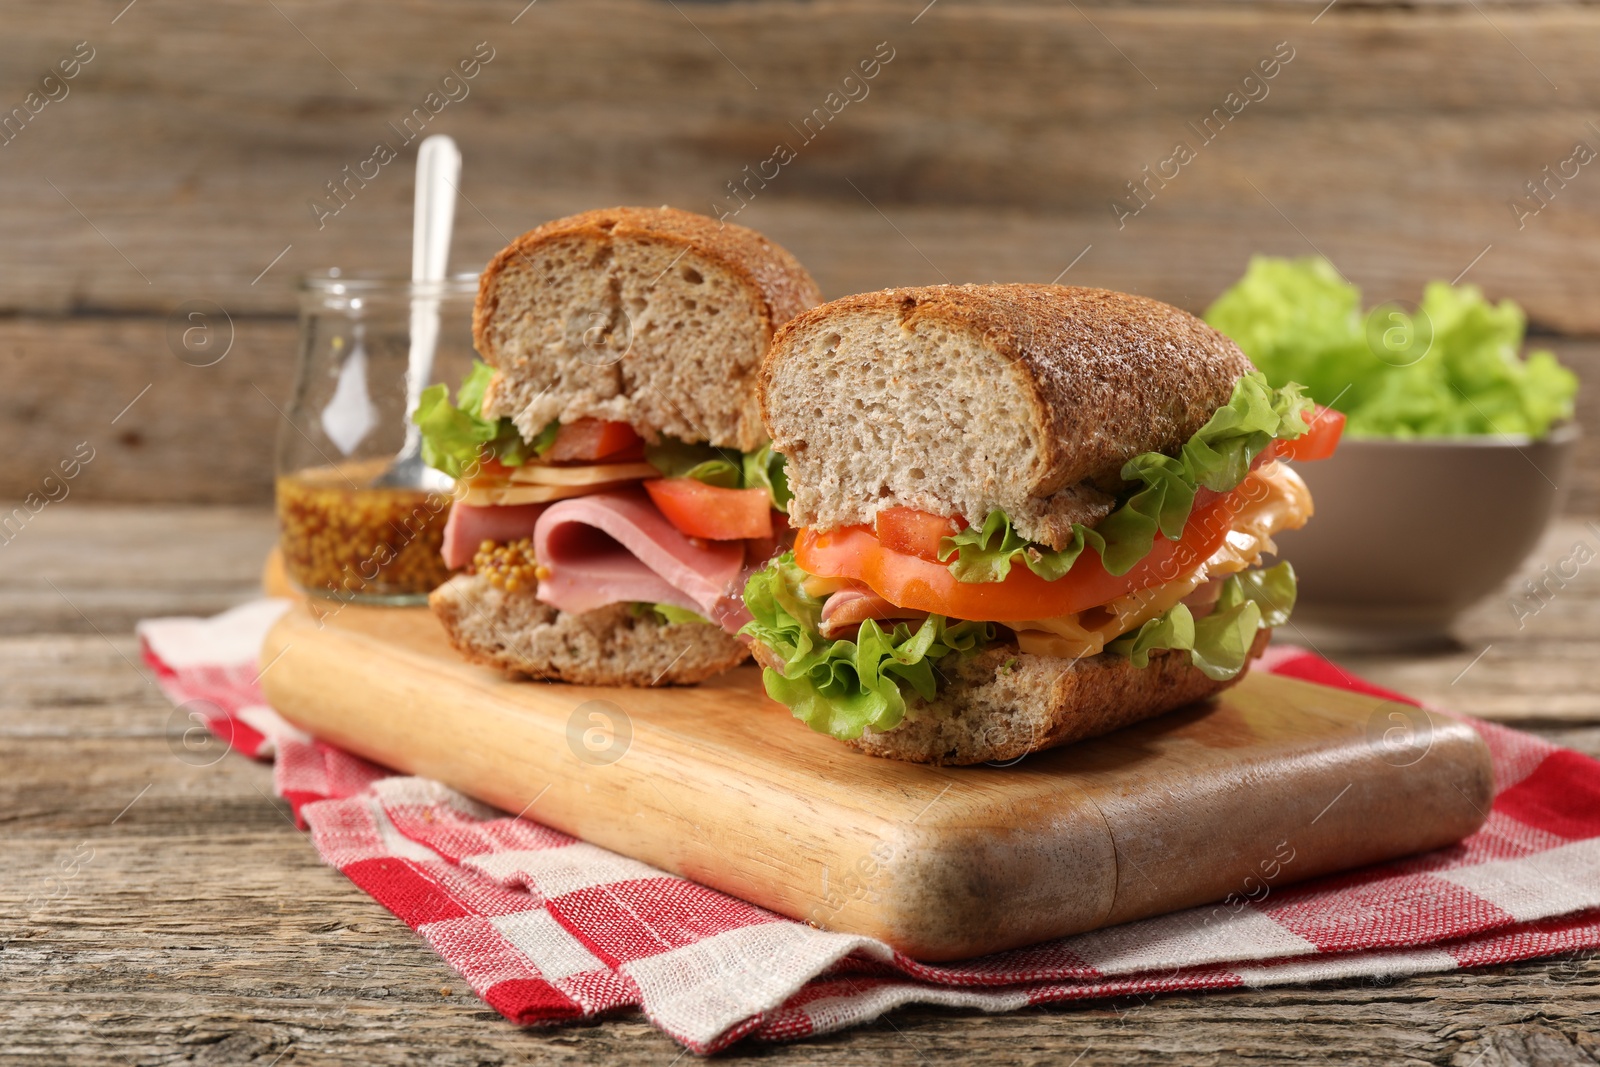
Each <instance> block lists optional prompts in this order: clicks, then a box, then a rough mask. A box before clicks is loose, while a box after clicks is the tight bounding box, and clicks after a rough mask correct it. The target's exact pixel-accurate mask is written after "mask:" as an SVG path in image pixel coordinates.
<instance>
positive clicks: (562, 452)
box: [544, 419, 641, 463]
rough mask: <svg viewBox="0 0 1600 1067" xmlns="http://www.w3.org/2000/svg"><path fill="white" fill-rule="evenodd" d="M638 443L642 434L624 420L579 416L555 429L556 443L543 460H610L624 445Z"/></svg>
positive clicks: (555, 461)
mask: <svg viewBox="0 0 1600 1067" xmlns="http://www.w3.org/2000/svg"><path fill="white" fill-rule="evenodd" d="M639 443H641V442H640V440H639V435H638V434H636V433H634V432H633V427H632V426H629V425H628V424H627V423H625V422H603V421H601V420H600V419H579V420H578V421H577V422H569V423H567V424H566V425H565V426H563V427H561V429H560V430H558V431H556V442H555V444H553V445H551V446H550V451H549V452H546V453H545V455H544V459H545V461H546V462H548V463H565V462H568V461H570V460H579V459H585V460H597V459H608V458H610V457H611V456H612V455H614V454H615V453H617V452H621V451H622V450H623V449H624V448H627V447H628V446H630V445H636V444H639Z"/></svg>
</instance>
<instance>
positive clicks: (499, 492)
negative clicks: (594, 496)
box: [457, 482, 627, 507]
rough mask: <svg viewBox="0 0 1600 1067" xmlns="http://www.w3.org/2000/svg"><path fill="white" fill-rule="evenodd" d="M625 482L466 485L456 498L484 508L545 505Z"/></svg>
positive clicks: (612, 487) (614, 486)
mask: <svg viewBox="0 0 1600 1067" xmlns="http://www.w3.org/2000/svg"><path fill="white" fill-rule="evenodd" d="M625 484H627V483H626V482H602V483H600V484H597V485H519V484H517V483H515V482H503V483H501V484H499V485H484V484H482V483H480V484H478V485H468V486H467V487H466V491H465V492H463V493H461V495H460V496H459V497H458V498H457V499H459V500H460V501H461V502H462V503H464V504H472V505H474V506H477V507H485V506H488V505H491V504H547V503H549V502H550V501H552V500H566V499H567V498H568V497H574V496H585V495H587V494H589V493H598V492H600V491H601V490H604V489H614V488H616V487H617V486H619V485H625Z"/></svg>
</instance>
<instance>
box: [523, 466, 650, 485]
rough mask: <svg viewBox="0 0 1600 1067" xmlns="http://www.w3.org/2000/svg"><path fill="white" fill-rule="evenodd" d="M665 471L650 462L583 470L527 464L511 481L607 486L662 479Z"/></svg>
mask: <svg viewBox="0 0 1600 1067" xmlns="http://www.w3.org/2000/svg"><path fill="white" fill-rule="evenodd" d="M659 477H661V472H660V471H658V470H656V469H655V468H654V467H652V466H651V465H650V464H648V463H591V464H587V465H585V466H581V467H551V466H548V465H547V464H543V463H524V464H523V465H522V466H520V467H513V468H512V469H511V480H512V481H513V482H517V483H528V484H532V485H585V486H592V485H603V484H606V483H609V482H626V481H633V480H635V479H639V478H659Z"/></svg>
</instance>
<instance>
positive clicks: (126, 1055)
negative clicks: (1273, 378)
mask: <svg viewBox="0 0 1600 1067" xmlns="http://www.w3.org/2000/svg"><path fill="white" fill-rule="evenodd" d="M1580 537H1588V538H1589V539H1590V541H1591V543H1595V542H1597V541H1600V532H1594V531H1589V530H1588V529H1587V528H1586V527H1585V526H1584V525H1582V523H1580V522H1578V521H1577V520H1571V519H1569V520H1566V521H1565V522H1563V523H1562V524H1561V525H1559V526H1558V527H1557V528H1556V529H1554V530H1553V531H1552V532H1551V534H1550V536H1549V538H1548V539H1547V541H1546V542H1545V544H1544V545H1543V546H1542V547H1541V548H1540V550H1539V551H1538V552H1537V553H1536V554H1535V556H1534V557H1533V559H1532V560H1531V561H1530V567H1532V568H1534V569H1536V568H1537V566H1538V564H1540V563H1544V562H1553V561H1554V560H1556V559H1557V558H1560V557H1561V556H1564V555H1565V554H1566V553H1567V551H1568V550H1569V549H1570V547H1571V545H1572V544H1573V543H1574V542H1575V541H1576V540H1578V539H1579V538H1580ZM271 539H272V526H271V518H270V515H269V514H268V513H266V512H265V511H261V510H255V509H224V508H174V507H143V508H127V507H109V506H100V505H92V504H88V503H84V502H79V501H74V500H68V501H66V502H63V503H62V504H59V505H52V506H51V507H49V508H47V509H46V510H45V511H44V512H43V513H41V514H40V515H39V516H38V517H37V518H35V519H34V520H33V522H31V523H30V524H29V525H28V526H27V527H26V528H24V529H23V530H22V531H21V532H20V534H18V536H16V537H15V538H14V539H13V540H11V541H10V543H8V544H5V545H3V546H0V693H3V697H0V768H4V773H3V780H0V797H3V801H0V819H3V821H4V825H5V827H6V836H5V842H6V851H5V857H4V865H3V868H0V975H3V976H4V999H3V1007H0V1063H11V1062H15V1063H19V1064H20V1063H29V1064H32V1063H40V1062H52V1063H54V1062H83V1063H101V1062H121V1063H139V1064H166V1063H180V1062H183V1063H187V1062H196V1063H211V1064H221V1063H229V1064H233V1063H241V1064H242V1063H251V1064H261V1065H268V1064H274V1063H282V1064H290V1063H293V1064H307V1063H321V1062H334V1061H354V1062H362V1063H422V1062H427V1063H438V1064H499V1063H513V1062H518V1063H520V1062H527V1061H534V1060H537V1061H541V1062H543V1061H552V1062H554V1061H561V1062H568V1061H574V1062H575V1061H582V1062H595V1061H618V1062H628V1063H645V1062H649V1063H655V1062H659V1063H673V1062H676V1061H677V1060H679V1059H680V1058H681V1056H682V1050H681V1049H679V1047H678V1046H677V1045H675V1044H674V1043H673V1042H671V1041H670V1040H669V1039H667V1038H666V1037H664V1036H662V1035H661V1034H659V1033H658V1032H656V1031H655V1030H654V1029H653V1028H652V1027H651V1026H650V1025H649V1023H647V1022H645V1021H644V1019H643V1018H642V1017H640V1016H639V1015H637V1014H627V1015H622V1016H619V1017H616V1018H612V1019H608V1020H606V1021H604V1022H601V1023H597V1024H592V1025H582V1026H573V1027H567V1028H562V1029H554V1030H529V1029H520V1028H518V1027H515V1026H512V1025H511V1024H509V1023H507V1022H505V1021H504V1020H503V1019H501V1018H500V1016H499V1015H497V1014H496V1013H495V1012H493V1011H492V1010H490V1009H489V1008H487V1007H485V1006H484V1005H483V1004H482V1003H480V1002H479V1001H478V999H477V998H476V997H474V996H473V995H472V994H471V992H470V991H469V990H467V989H466V988H465V986H464V985H463V983H462V982H461V980H460V979H459V978H458V977H457V976H456V975H455V974H454V973H452V972H451V971H450V969H449V968H448V967H446V966H445V964H444V963H443V962H442V961H441V960H440V959H439V958H438V957H437V956H435V955H434V954H433V952H432V951H431V950H430V949H428V948H427V947H426V946H425V945H424V944H423V943H422V942H421V941H419V940H418V939H417V938H416V937H414V936H413V935H412V934H411V932H410V931H409V930H407V929H406V928H405V927H404V926H403V925H402V924H401V923H400V922H399V921H398V920H396V919H394V918H393V917H391V916H390V915H389V914H388V913H387V912H385V911H384V910H383V909H382V908H381V907H379V906H378V905H377V904H375V903H373V901H372V900H371V899H370V898H368V897H367V895H366V894H365V893H363V892H362V891H361V890H359V889H357V888H356V887H355V886H354V885H352V884H351V883H350V882H348V881H346V880H345V878H344V876H343V875H341V874H339V873H338V872H337V871H335V870H333V869H331V868H328V867H324V866H323V865H322V864H321V863H320V862H319V861H318V859H317V857H316V853H315V852H314V851H313V849H312V847H311V845H310V843H309V842H308V841H307V840H306V839H305V835H304V834H302V833H301V832H300V831H298V830H296V829H295V828H294V826H293V824H292V822H291V820H290V818H289V813H288V809H287V807H286V805H284V804H283V803H282V802H281V801H278V800H275V799H273V798H272V795H271V792H272V790H271V772H270V770H269V768H268V767H267V766H266V765H264V764H259V763H254V762H251V761H249V760H246V759H242V758H240V757H238V756H232V755H229V756H226V757H224V758H221V759H219V760H217V761H216V762H215V763H210V764H209V765H206V766H195V765H193V764H194V763H196V762H206V761H197V760H194V759H192V758H191V759H190V760H189V761H187V762H186V761H184V760H182V759H180V758H178V756H177V755H176V754H175V752H181V751H182V747H181V745H180V744H179V742H178V735H179V734H180V733H181V730H182V728H183V725H184V723H183V721H182V720H181V719H179V718H177V717H176V716H174V715H173V713H172V711H171V709H170V707H169V706H168V704H167V703H166V701H165V700H164V699H163V698H162V696H161V694H160V693H159V692H158V691H157V690H156V689H155V687H154V686H153V685H152V684H151V682H150V680H149V678H148V677H147V675H146V674H145V672H144V671H143V670H142V669H140V667H139V666H138V650H137V644H136V641H135V639H134V637H133V635H132V632H131V628H132V624H133V622H134V621H135V620H136V619H138V618H140V617H143V616H149V615H160V614H173V613H197V614H200V613H209V612H214V611H217V610H220V609H222V608H224V607H226V606H228V605H230V604H233V603H236V602H238V601H241V600H243V599H247V598H248V597H250V596H251V595H253V593H254V591H255V581H256V576H257V573H258V569H259V566H260V561H261V558H262V555H263V553H264V552H265V551H266V549H267V547H268V545H269V544H270V542H271ZM1460 633H1461V636H1462V640H1463V647H1462V648H1461V649H1460V650H1459V651H1456V652H1451V653H1447V654H1442V655H1436V656H1430V657H1415V656H1412V657H1397V656H1391V657H1359V658H1356V657H1351V658H1348V659H1347V660H1345V662H1346V663H1347V665H1349V666H1350V667H1352V668H1353V669H1355V670H1357V671H1359V672H1362V673H1364V674H1366V675H1367V676H1368V677H1371V678H1374V679H1376V680H1379V681H1382V682H1386V683H1389V684H1393V685H1396V686H1400V687H1403V688H1405V689H1407V690H1409V691H1410V692H1412V693H1416V694H1418V695H1420V696H1423V697H1426V698H1429V699H1432V700H1436V701H1438V702H1440V703H1441V704H1448V705H1450V706H1452V707H1455V708H1459V709H1461V710H1464V711H1470V712H1477V713H1482V714H1490V715H1495V716H1498V717H1502V718H1518V719H1521V720H1522V723H1521V725H1523V726H1525V727H1526V728H1529V729H1532V730H1535V731H1536V732H1538V733H1540V734H1542V735H1544V736H1546V737H1549V738H1551V739H1552V740H1555V741H1558V742H1560V743H1562V744H1567V745H1571V746H1574V747H1576V748H1579V749H1582V750H1584V751H1586V752H1590V753H1600V725H1595V724H1596V723H1600V674H1597V671H1596V664H1597V662H1600V565H1596V564H1591V565H1590V566H1589V567H1587V568H1585V569H1584V570H1583V571H1582V572H1581V573H1580V576H1579V578H1578V579H1577V580H1575V581H1574V582H1572V583H1570V584H1569V585H1568V587H1567V588H1566V589H1564V590H1562V591H1561V593H1560V594H1559V595H1558V596H1557V597H1555V598H1554V599H1553V600H1552V601H1551V602H1550V604H1549V605H1548V606H1547V607H1545V608H1544V609H1543V610H1541V611H1540V612H1539V614H1538V615H1536V616H1534V617H1532V618H1530V619H1527V620H1526V625H1525V627H1524V628H1522V629H1520V630H1519V629H1518V627H1517V623H1516V618H1515V616H1514V615H1513V613H1512V612H1511V611H1510V609H1509V608H1508V607H1507V606H1506V603H1505V598H1504V597H1500V598H1494V599H1491V600H1490V601H1489V602H1488V603H1486V604H1485V605H1483V606H1482V607H1481V608H1479V609H1478V610H1476V611H1475V612H1474V613H1473V614H1472V615H1471V617H1470V618H1469V619H1467V620H1466V621H1465V622H1464V624H1463V625H1462V627H1461V629H1460ZM1485 646H1487V651H1484V649H1485ZM1480 653H1481V656H1480ZM1475 657H1478V658H1476V659H1475ZM75 858H76V860H77V862H76V863H74V862H73V861H74V859H75ZM63 864H65V865H66V868H64V867H63ZM67 868H70V873H69V870H68V869H67ZM1597 1018H1600V954H1596V953H1589V954H1585V955H1583V956H1581V957H1577V958H1573V957H1568V958H1561V959H1553V960H1546V961H1536V962H1530V963H1523V964H1518V965H1514V966H1506V967H1496V968H1492V969H1488V970H1480V971H1473V972H1463V973H1454V974H1447V975H1441V976H1435V977H1420V978H1409V979H1404V980H1398V981H1393V982H1346V983H1327V984H1322V985H1316V986H1309V987H1292V988H1287V989H1280V990H1264V991H1255V992H1250V991H1242V992H1215V993H1199V994H1194V995H1172V996H1163V997H1158V998H1155V999H1151V1000H1148V1001H1145V1000H1139V999H1128V1000H1118V1001H1093V1002H1085V1003H1077V1004H1068V1005H1063V1006H1057V1007H1050V1008H1040V1009H1036V1010H1031V1011H1024V1012H1018V1013H1014V1014H1010V1015H1000V1016H984V1015H977V1014H968V1013H960V1012H953V1011H947V1010H932V1009H923V1008H911V1009H906V1010H902V1011H897V1012H895V1013H893V1014H891V1015H890V1016H888V1017H886V1018H884V1019H882V1020H880V1021H879V1022H878V1023H876V1024H874V1025H871V1026H867V1027H862V1028H860V1029H857V1030H853V1031H848V1032H846V1033H843V1034H837V1035H833V1036H831V1037H825V1038H821V1039H818V1040H815V1041H811V1042H807V1043H804V1044H800V1045H790V1046H781V1047H775V1048H774V1047H764V1046H753V1047H746V1048H743V1049H741V1052H742V1053H743V1054H750V1055H763V1056H768V1057H776V1058H782V1059H785V1060H788V1061H792V1062H797V1063H810V1062H820V1061H823V1060H841V1061H846V1062H868V1061H870V1062H885V1063H923V1062H926V1061H930V1060H945V1059H952V1060H967V1059H976V1058H979V1057H982V1058H983V1059H984V1060H986V1061H994V1062H1013V1063H1035V1062H1038V1063H1044V1062H1056V1063H1076V1064H1080V1065H1082V1067H1088V1065H1091V1064H1120V1063H1143V1062H1151V1061H1155V1060H1161V1061H1163V1062H1172V1063H1179V1064H1213V1063H1217V1064H1220V1063H1237V1062H1240V1061H1245V1060H1248V1061H1261V1062H1285V1061H1291V1060H1293V1061H1299V1062H1309V1063H1344V1062H1363V1061H1374V1062H1386V1063H1431V1064H1455V1065H1460V1067H1499V1065H1503V1064H1541V1065H1544V1064H1550V1065H1554V1064H1589V1065H1592V1064H1595V1063H1597V1062H1600V1026H1597V1025H1596V1022H1595V1020H1596V1019H1597ZM1074 1057H1076V1059H1074Z"/></svg>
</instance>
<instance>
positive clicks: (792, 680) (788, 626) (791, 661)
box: [739, 552, 995, 740]
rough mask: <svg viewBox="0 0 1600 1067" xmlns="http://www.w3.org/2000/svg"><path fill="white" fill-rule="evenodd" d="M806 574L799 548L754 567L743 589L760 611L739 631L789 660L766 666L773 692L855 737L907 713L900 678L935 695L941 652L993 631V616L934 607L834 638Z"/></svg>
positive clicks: (814, 719) (961, 649) (962, 649)
mask: <svg viewBox="0 0 1600 1067" xmlns="http://www.w3.org/2000/svg"><path fill="white" fill-rule="evenodd" d="M805 578H806V574H805V572H804V571H802V570H801V569H800V567H799V566H798V565H796V563H795V562H794V553H792V552H787V553H785V554H784V555H782V556H780V557H778V558H777V559H776V560H774V561H772V563H770V564H768V566H767V567H766V569H765V570H762V571H759V572H757V573H756V574H754V575H752V576H751V578H750V580H749V582H748V583H746V585H745V594H744V597H745V605H746V606H747V607H748V608H749V609H750V614H751V615H752V616H753V619H752V621H751V622H749V623H747V624H746V625H745V626H744V628H743V629H742V630H740V631H739V632H740V633H742V634H747V635H749V636H750V637H753V638H754V639H755V640H757V641H759V642H760V643H761V644H763V645H765V646H766V648H767V650H768V651H769V652H771V653H772V654H773V655H774V656H776V657H777V659H779V660H781V661H782V662H783V668H782V669H781V670H778V669H774V668H772V667H766V668H764V669H763V670H762V672H761V677H762V681H763V682H764V684H765V685H766V690H767V695H768V696H770V697H772V699H774V700H776V701H778V702H780V703H782V704H785V705H787V706H788V707H789V709H790V710H791V711H792V712H794V715H795V718H797V719H799V720H800V721H801V722H804V723H805V724H806V725H807V726H809V727H811V728H812V729H813V730H816V731H817V732H819V733H825V734H829V735H831V736H833V737H836V738H839V739H841V740H850V739H853V738H857V737H860V736H861V731H862V730H864V729H866V728H867V727H869V726H870V727H872V728H873V729H874V730H890V729H893V728H894V727H895V726H898V725H899V724H900V722H901V720H902V719H903V718H904V717H905V710H906V705H905V698H904V697H903V696H902V695H901V689H900V686H901V683H905V684H907V685H910V686H911V688H912V689H913V690H914V691H915V692H916V693H918V694H919V695H920V696H922V697H923V698H924V699H927V700H931V699H932V698H933V696H934V694H935V693H936V692H937V689H938V685H937V681H936V679H935V669H936V668H935V663H936V662H937V661H938V660H940V659H942V658H944V657H945V656H949V655H958V654H959V655H969V654H971V653H973V652H976V651H977V650H978V649H980V648H982V647H983V646H984V645H986V644H988V643H989V642H990V641H992V640H993V639H994V633H995V630H994V626H993V624H991V623H984V622H951V621H949V620H947V619H945V618H944V617H943V616H939V615H930V616H928V618H927V619H925V620H923V621H922V622H921V623H920V624H919V625H918V626H917V628H916V629H915V630H913V629H912V628H911V625H910V624H909V623H905V622H897V623H895V624H894V627H893V629H891V630H889V631H888V632H885V631H884V630H883V628H882V627H880V626H879V625H878V624H877V623H876V622H874V621H872V620H870V619H869V620H868V621H866V622H864V623H862V624H861V629H860V632H859V633H858V634H857V635H856V639H855V640H854V641H848V640H829V639H827V638H825V637H823V636H821V634H820V633H819V632H818V627H819V625H820V623H821V621H822V604H823V598H821V597H814V596H811V595H810V594H808V593H807V592H806V591H805V589H804V588H803V587H802V585H801V583H802V582H804V581H805Z"/></svg>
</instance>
